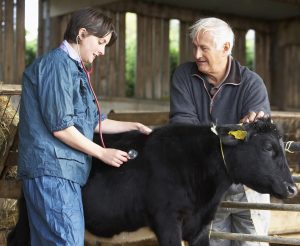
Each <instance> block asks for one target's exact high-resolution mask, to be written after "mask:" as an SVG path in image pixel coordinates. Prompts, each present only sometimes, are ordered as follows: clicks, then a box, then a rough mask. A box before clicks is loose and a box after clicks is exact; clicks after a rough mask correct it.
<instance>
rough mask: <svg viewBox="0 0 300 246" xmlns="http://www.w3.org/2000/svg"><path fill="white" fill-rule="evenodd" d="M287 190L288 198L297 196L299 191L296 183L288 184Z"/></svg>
mask: <svg viewBox="0 0 300 246" xmlns="http://www.w3.org/2000/svg"><path fill="white" fill-rule="evenodd" d="M287 192H288V198H292V197H294V196H296V195H297V193H298V189H297V186H296V185H294V184H287Z"/></svg>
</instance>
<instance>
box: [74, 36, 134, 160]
mask: <svg viewBox="0 0 300 246" xmlns="http://www.w3.org/2000/svg"><path fill="white" fill-rule="evenodd" d="M78 38H79V36H77V38H76V41H77V52H78V55H79V58H80V63H81V66H82V68H83V70H84V72H85V74H86V76H87V79H88V82H89V87H90V89H91V91H92V94H93V97H94V99H95V102H96V106H97V110H98V114H99V137H100V141H101V142H100V143H101V145H102V147H103V148H105V144H104V141H103V136H102V127H101V108H100V104H99V102H98V98H97V96H96V93H95V91H94V89H93V86H92V83H91V77H90V74H91V73H92V71H93V67H91V68H90V70H89V71H88V70H87V69H86V67H85V65H84V63H83V61H82V59H81V56H80V51H79V44H78ZM127 154H128V158H129V159H131V160H132V159H135V158H136V157H137V156H138V152H137V151H136V150H135V149H130V150H129V151H128V152H127Z"/></svg>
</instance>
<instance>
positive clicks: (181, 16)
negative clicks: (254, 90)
mask: <svg viewBox="0 0 300 246" xmlns="http://www.w3.org/2000/svg"><path fill="white" fill-rule="evenodd" d="M101 8H104V9H109V10H111V11H115V12H134V13H137V14H139V15H142V16H148V17H157V18H163V19H178V20H181V21H185V22H194V21H196V20H197V19H199V18H200V17H205V16H215V17H219V18H221V19H224V20H226V21H228V22H229V23H230V24H231V25H232V26H234V27H237V28H240V29H250V28H251V29H256V30H261V31H269V29H270V23H269V22H267V21H264V20H257V19H254V18H243V17H240V16H234V15H228V14H226V15H225V14H224V15H222V14H216V13H215V12H212V11H205V10H194V9H189V8H178V7H174V6H170V5H166V4H155V3H145V2H141V1H138V2H137V1H135V0H131V1H119V2H115V3H110V4H105V5H101ZM271 24H272V23H271Z"/></svg>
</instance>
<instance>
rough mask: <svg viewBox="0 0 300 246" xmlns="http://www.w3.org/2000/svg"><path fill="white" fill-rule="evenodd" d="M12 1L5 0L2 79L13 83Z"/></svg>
mask: <svg viewBox="0 0 300 246" xmlns="http://www.w3.org/2000/svg"><path fill="white" fill-rule="evenodd" d="M13 11H14V2H13V1H11V0H6V1H5V28H4V30H5V31H4V32H5V35H4V40H5V43H4V47H5V49H4V79H3V80H4V81H5V83H10V84H11V83H13V80H14V54H15V52H14V29H13V25H14V23H13Z"/></svg>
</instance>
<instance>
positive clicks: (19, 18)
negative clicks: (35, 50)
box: [14, 0, 25, 84]
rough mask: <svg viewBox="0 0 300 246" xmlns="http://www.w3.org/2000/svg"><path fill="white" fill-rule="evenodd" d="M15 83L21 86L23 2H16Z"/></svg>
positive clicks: (23, 28) (23, 31)
mask: <svg viewBox="0 0 300 246" xmlns="http://www.w3.org/2000/svg"><path fill="white" fill-rule="evenodd" d="M16 69H17V71H14V72H15V73H16V78H15V79H16V81H14V82H16V83H17V84H21V79H22V75H23V71H24V69H25V1H24V0H18V1H17V29H16Z"/></svg>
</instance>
